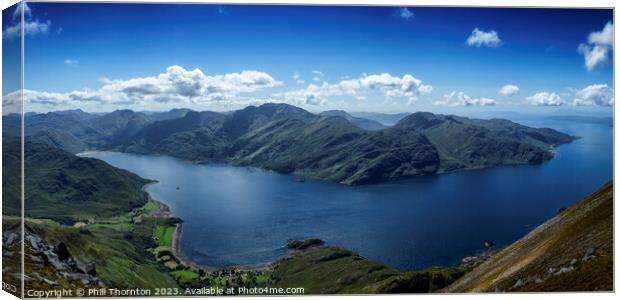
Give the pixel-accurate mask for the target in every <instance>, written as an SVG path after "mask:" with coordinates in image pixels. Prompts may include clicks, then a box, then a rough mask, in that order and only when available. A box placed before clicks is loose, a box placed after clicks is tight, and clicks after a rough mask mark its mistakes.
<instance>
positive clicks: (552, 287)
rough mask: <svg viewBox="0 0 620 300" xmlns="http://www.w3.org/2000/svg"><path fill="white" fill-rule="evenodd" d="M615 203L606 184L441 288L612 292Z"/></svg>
mask: <svg viewBox="0 0 620 300" xmlns="http://www.w3.org/2000/svg"><path fill="white" fill-rule="evenodd" d="M613 202H614V201H613V184H612V183H608V184H606V185H605V186H604V187H602V188H601V189H600V190H598V191H596V192H594V193H593V194H591V195H590V196H588V197H586V198H584V199H583V200H581V201H579V202H577V203H576V204H574V205H573V206H571V207H569V208H567V209H566V210H564V211H563V212H561V213H559V214H558V215H557V216H555V217H553V218H552V219H550V220H549V221H547V222H545V223H544V224H542V225H540V226H538V227H537V228H536V229H534V230H533V231H532V232H530V233H529V234H528V235H526V236H525V237H523V238H521V239H520V240H518V241H517V242H515V243H513V244H512V245H510V246H508V247H507V248H505V249H503V250H502V251H501V252H499V253H498V254H497V255H495V256H493V257H492V258H491V259H490V260H488V261H487V262H485V263H484V264H482V265H480V266H479V267H477V268H476V269H474V270H473V271H472V272H470V273H468V274H467V275H465V276H463V277H462V278H461V279H459V280H458V281H457V282H455V283H454V284H452V285H450V286H449V287H447V288H446V289H445V290H444V291H445V292H453V293H454V292H456V293H460V292H494V291H505V292H534V291H535V292H552V291H612V290H613V206H614V203H613Z"/></svg>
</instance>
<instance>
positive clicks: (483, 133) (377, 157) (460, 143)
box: [3, 103, 575, 184]
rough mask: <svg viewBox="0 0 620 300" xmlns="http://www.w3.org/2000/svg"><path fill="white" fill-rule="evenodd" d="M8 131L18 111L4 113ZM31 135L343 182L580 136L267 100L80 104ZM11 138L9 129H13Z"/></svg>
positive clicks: (547, 148) (501, 161)
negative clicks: (103, 109) (389, 119)
mask: <svg viewBox="0 0 620 300" xmlns="http://www.w3.org/2000/svg"><path fill="white" fill-rule="evenodd" d="M3 121H4V122H3V124H4V125H3V126H4V127H5V128H4V129H5V132H7V133H10V132H18V131H16V130H14V129H13V130H11V128H7V127H10V126H17V125H18V124H19V117H18V116H16V115H9V116H4V117H3ZM24 123H25V130H24V131H25V139H26V140H27V141H30V142H37V143H43V144H48V145H51V146H53V147H56V148H60V149H63V150H66V151H68V152H72V153H78V152H82V151H86V150H112V151H124V152H131V153H139V154H163V155H170V156H173V157H177V158H181V159H185V160H190V161H194V162H199V163H203V162H226V163H230V164H233V165H241V166H254V167H259V168H263V169H269V170H274V171H276V172H280V173H286V174H295V175H298V176H308V177H316V178H320V179H324V180H329V181H335V182H341V183H344V184H365V183H373V182H379V181H384V180H391V179H398V178H405V177H410V176H419V175H427V174H436V173H445V172H452V171H457V170H466V169H478V168H484V167H490V166H496V165H509V164H510V165H512V164H536V163H541V162H543V161H546V160H549V159H551V158H552V157H553V147H554V146H556V145H560V144H563V143H568V142H571V141H572V140H574V139H575V137H572V136H569V135H567V134H564V133H561V132H558V131H555V130H553V129H548V128H531V127H527V126H523V125H520V124H517V123H514V122H511V121H509V120H505V119H491V120H481V119H469V118H464V117H458V116H452V115H437V114H432V113H426V112H417V113H413V114H409V115H407V116H405V117H403V118H401V119H400V120H399V121H398V122H397V123H395V124H394V125H392V126H386V125H383V124H381V123H380V122H377V121H373V120H370V119H365V118H360V117H354V116H352V115H350V114H348V113H346V112H344V111H327V112H323V113H319V114H313V113H310V112H308V111H306V110H303V109H301V108H298V107H295V106H291V105H287V104H274V103H268V104H263V105H260V106H248V107H246V108H244V109H240V110H236V111H232V112H228V113H218V112H211V111H202V112H197V111H192V110H186V109H176V110H172V111H169V112H158V113H146V112H134V111H131V110H117V111H113V112H111V113H106V114H90V113H85V112H83V111H81V110H71V111H60V112H49V113H43V114H29V115H27V116H26V117H25V120H24ZM5 138H10V137H8V136H7V137H5Z"/></svg>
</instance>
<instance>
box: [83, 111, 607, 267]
mask: <svg viewBox="0 0 620 300" xmlns="http://www.w3.org/2000/svg"><path fill="white" fill-rule="evenodd" d="M522 123H523V124H526V125H531V126H535V127H551V128H553V129H556V130H559V131H561V132H565V133H568V134H570V135H574V136H578V137H580V139H577V140H575V141H574V142H572V143H569V144H565V145H562V146H559V147H558V148H557V149H555V157H554V158H553V159H552V160H550V161H548V162H546V163H543V164H541V165H522V166H505V167H493V168H488V169H483V170H475V171H464V172H457V173H452V174H443V175H430V176H423V177H417V178H412V179H405V180H398V181H394V182H387V183H379V184H372V185H364V186H347V185H343V184H339V183H331V182H325V181H321V180H315V179H307V180H305V181H304V182H299V181H298V180H296V179H295V177H292V176H288V175H281V174H277V173H274V172H269V171H263V170H260V169H256V168H247V167H235V166H230V165H223V164H206V165H200V164H192V163H190V162H186V161H182V160H178V159H175V158H170V157H166V156H153V155H135V154H127V153H102V154H95V155H92V157H95V158H99V159H102V160H104V161H106V162H108V163H110V164H111V165H113V166H116V167H119V168H124V169H127V170H129V171H132V172H135V173H136V174H138V175H140V176H142V177H144V178H149V179H154V180H157V181H158V183H156V184H153V185H150V186H149V187H148V188H147V191H148V192H149V193H150V194H151V195H152V196H153V197H154V198H156V199H159V200H161V201H162V202H164V203H166V204H167V205H169V206H170V207H171V209H172V211H173V212H174V213H175V214H176V215H178V216H179V217H180V218H182V219H183V220H184V224H183V236H182V241H181V253H182V255H183V256H184V257H185V258H187V259H188V260H191V261H194V262H196V263H198V264H200V265H204V266H210V267H226V266H239V265H249V266H253V265H261V264H265V263H270V262H272V261H274V260H276V259H278V258H279V257H282V256H284V255H286V253H287V249H286V242H287V241H288V240H290V239H303V238H306V237H319V238H321V239H323V240H325V241H326V242H327V243H328V244H330V245H335V246H341V247H345V248H350V249H353V250H355V251H358V252H359V253H360V254H362V255H364V256H366V257H368V258H370V259H373V260H377V261H381V262H385V263H386V264H388V265H390V266H393V267H396V268H399V269H402V270H419V269H423V268H426V267H430V266H434V265H453V264H457V263H459V261H460V259H461V258H463V257H465V256H468V255H473V254H477V253H479V252H481V251H483V250H484V249H485V246H484V243H485V241H489V240H491V241H494V243H495V244H497V245H498V246H502V245H507V244H509V243H511V242H513V241H515V240H516V239H518V238H519V237H521V236H523V235H524V234H526V233H527V232H529V231H530V230H531V229H533V228H534V227H536V226H537V225H539V224H540V223H542V222H543V221H545V220H547V219H548V218H550V217H552V216H553V215H555V214H556V213H557V212H558V210H560V209H561V208H563V207H567V206H569V205H570V204H572V203H574V202H575V201H577V200H578V199H580V198H581V197H583V196H585V195H587V194H588V193H590V192H591V191H592V190H594V189H596V187H598V186H600V185H602V184H604V183H605V182H607V181H608V180H609V178H611V176H612V164H611V161H612V153H611V144H612V132H613V127H610V126H609V125H608V124H589V123H580V122H575V121H541V120H536V119H533V120H532V119H528V120H526V121H523V122H522ZM581 174H588V176H581ZM526 186H527V188H524V187H526Z"/></svg>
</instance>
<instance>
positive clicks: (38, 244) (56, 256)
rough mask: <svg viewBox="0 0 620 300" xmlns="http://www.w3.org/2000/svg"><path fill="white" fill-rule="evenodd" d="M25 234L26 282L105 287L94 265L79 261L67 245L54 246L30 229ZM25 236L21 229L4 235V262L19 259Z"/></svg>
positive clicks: (33, 284) (36, 284) (58, 285)
mask: <svg viewBox="0 0 620 300" xmlns="http://www.w3.org/2000/svg"><path fill="white" fill-rule="evenodd" d="M25 229H26V230H25V233H24V248H25V257H24V261H25V263H26V274H25V276H24V280H25V281H26V284H27V285H31V286H40V285H45V286H51V287H54V286H55V287H66V285H67V283H70V285H71V286H89V287H92V286H101V285H102V284H101V282H100V281H99V279H98V278H97V269H96V266H95V264H94V263H83V262H81V261H79V260H78V259H76V258H75V257H74V256H73V255H72V254H71V252H70V251H69V249H68V248H67V245H65V243H63V242H60V243H58V244H56V245H52V244H50V243H49V242H46V241H44V240H43V238H42V237H41V236H39V235H37V234H36V233H34V232H32V231H31V230H30V229H29V228H28V227H27V226H26V228H25ZM20 243H21V234H20V231H19V229H18V228H13V230H8V231H5V232H3V234H2V250H3V251H2V257H3V259H5V261H6V260H9V259H16V258H17V259H19V254H20V253H19V252H20V249H21V247H20Z"/></svg>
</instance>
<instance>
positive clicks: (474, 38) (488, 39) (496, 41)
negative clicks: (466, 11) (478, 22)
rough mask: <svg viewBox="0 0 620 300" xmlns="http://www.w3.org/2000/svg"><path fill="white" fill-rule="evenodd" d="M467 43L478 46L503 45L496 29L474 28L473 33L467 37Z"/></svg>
mask: <svg viewBox="0 0 620 300" xmlns="http://www.w3.org/2000/svg"><path fill="white" fill-rule="evenodd" d="M467 45H469V46H476V47H481V46H486V47H499V46H501V45H502V40H500V38H499V35H498V34H497V31H495V30H490V31H483V30H480V29H478V28H474V30H473V31H472V32H471V35H470V36H469V37H468V38H467Z"/></svg>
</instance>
